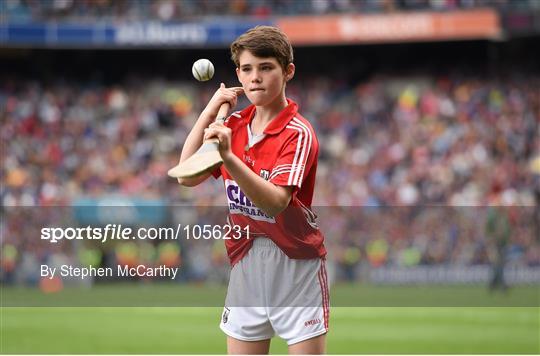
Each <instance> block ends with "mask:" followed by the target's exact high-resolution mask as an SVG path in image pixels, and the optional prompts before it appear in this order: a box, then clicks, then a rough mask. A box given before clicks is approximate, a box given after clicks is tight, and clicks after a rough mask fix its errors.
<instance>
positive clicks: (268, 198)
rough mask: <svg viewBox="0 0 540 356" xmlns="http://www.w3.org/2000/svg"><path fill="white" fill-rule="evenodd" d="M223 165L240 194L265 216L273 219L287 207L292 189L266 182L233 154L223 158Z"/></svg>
mask: <svg viewBox="0 0 540 356" xmlns="http://www.w3.org/2000/svg"><path fill="white" fill-rule="evenodd" d="M229 152H230V151H229ZM223 164H224V165H225V168H226V169H227V171H228V172H229V174H230V175H231V176H232V177H233V178H234V180H235V181H236V183H238V185H239V186H240V188H241V189H242V192H244V194H245V195H246V196H247V197H248V198H249V200H251V202H252V203H253V204H255V206H257V207H258V208H259V209H261V210H262V211H264V213H265V214H266V215H268V216H272V217H274V216H276V215H277V214H279V213H281V212H282V211H283V210H285V208H286V207H287V206H288V205H289V202H290V200H291V196H292V191H293V187H291V186H279V185H275V184H273V183H270V182H268V181H267V180H265V179H263V178H262V177H260V176H258V175H257V174H256V173H255V172H253V171H252V170H251V169H249V167H248V166H246V165H245V164H244V162H242V161H241V160H240V158H238V157H236V156H235V155H234V154H233V153H231V154H229V155H226V156H225V157H223Z"/></svg>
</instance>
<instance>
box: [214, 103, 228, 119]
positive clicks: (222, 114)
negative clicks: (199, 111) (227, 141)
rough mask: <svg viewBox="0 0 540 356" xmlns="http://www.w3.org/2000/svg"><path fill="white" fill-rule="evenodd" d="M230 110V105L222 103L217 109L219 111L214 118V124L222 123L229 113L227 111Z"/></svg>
mask: <svg viewBox="0 0 540 356" xmlns="http://www.w3.org/2000/svg"><path fill="white" fill-rule="evenodd" d="M230 108H231V104H229V103H228V102H227V103H223V104H221V106H220V107H219V111H218V114H217V117H216V122H221V123H224V122H225V119H227V114H228V113H229V109H230Z"/></svg>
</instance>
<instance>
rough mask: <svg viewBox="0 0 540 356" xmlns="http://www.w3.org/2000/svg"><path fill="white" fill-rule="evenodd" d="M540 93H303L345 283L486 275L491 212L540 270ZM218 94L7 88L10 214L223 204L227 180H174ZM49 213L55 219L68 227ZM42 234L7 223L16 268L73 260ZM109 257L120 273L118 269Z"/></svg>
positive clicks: (336, 86)
mask: <svg viewBox="0 0 540 356" xmlns="http://www.w3.org/2000/svg"><path fill="white" fill-rule="evenodd" d="M143 83H144V84H143ZM539 88H540V81H539V78H537V77H535V76H529V77H512V76H509V77H508V78H506V80H504V81H503V80H495V79H480V78H474V79H473V78H464V77H459V76H454V77H442V76H441V77H431V76H402V77H397V76H382V75H380V76H375V77H373V78H371V79H369V80H365V81H361V82H358V83H355V84H354V85H352V86H351V85H350V84H349V83H347V82H346V81H343V80H340V79H339V78H330V77H328V76H310V77H306V78H300V79H298V80H295V81H293V82H291V83H290V84H289V87H288V95H289V96H290V97H291V98H293V99H294V100H296V101H297V102H299V104H300V107H301V108H305V109H304V110H302V111H303V114H304V116H305V117H306V118H308V119H309V120H310V121H311V122H312V124H313V125H314V127H315V129H316V131H317V132H318V135H319V140H320V148H321V150H320V162H319V168H318V178H317V179H318V181H317V186H316V193H315V200H314V206H315V211H316V212H317V213H318V214H319V216H320V220H319V223H320V225H321V228H322V229H323V231H324V232H325V234H326V235H327V245H328V247H329V250H330V252H331V255H332V256H333V258H334V259H335V263H336V265H337V266H338V269H339V270H340V271H342V272H343V273H342V276H344V278H346V276H347V275H348V274H347V272H346V271H351V266H356V265H358V264H359V263H361V262H363V261H368V262H369V264H370V265H371V266H375V267H376V266H381V265H394V266H413V265H430V264H447V263H451V264H458V265H476V264H486V263H489V261H490V253H491V252H490V245H493V242H490V236H488V234H487V233H486V230H485V227H484V223H483V221H484V220H485V215H486V214H485V212H486V208H485V206H489V205H501V206H505V207H506V208H505V211H507V213H508V214H509V217H510V218H509V221H510V222H511V224H512V236H511V238H510V241H509V243H508V253H509V256H510V257H511V260H512V261H513V262H514V263H515V264H516V265H522V266H538V265H540V246H539V243H538V239H537V237H535V233H537V231H536V232H535V230H534V226H533V224H532V223H531V222H532V221H533V219H534V218H533V217H532V212H533V210H534V209H535V204H537V202H535V196H534V194H535V193H534V184H535V181H534V179H535V175H534V174H533V172H532V171H531V169H530V165H531V162H532V161H533V159H534V158H535V157H539V156H540V134H539V131H538V130H539V129H538V122H539V117H540V95H539ZM213 90H214V88H213V87H212V86H211V85H210V84H208V85H200V86H193V85H190V84H189V83H188V82H168V81H163V80H157V79H155V80H148V79H145V80H142V79H131V80H129V81H126V82H124V83H122V84H116V85H111V86H107V85H100V84H98V83H93V84H90V83H86V84H76V83H73V82H67V81H58V82H54V83H47V84H44V82H39V81H31V80H13V79H11V80H5V81H3V82H2V87H1V88H0V108H1V111H0V119H1V131H0V135H1V137H0V138H1V140H2V143H3V149H2V152H1V155H2V156H1V160H2V162H3V165H2V176H1V177H2V187H1V192H0V198H1V200H2V205H3V206H4V207H5V208H8V207H17V206H19V207H21V206H69V205H70V204H72V203H73V202H74V201H75V200H76V199H77V198H79V197H82V196H93V197H98V198H99V197H107V196H112V195H124V196H136V197H149V198H166V200H167V201H169V202H170V204H178V203H180V204H190V205H193V206H224V205H225V198H224V195H223V194H222V186H221V183H220V182H219V181H216V180H213V179H210V180H209V182H206V183H204V184H202V185H200V186H198V187H196V188H194V189H187V188H182V187H180V186H178V184H177V183H176V182H175V181H174V180H173V179H170V178H168V177H167V175H166V172H167V170H168V169H169V168H170V167H172V166H174V164H175V163H176V162H177V160H178V156H179V152H180V150H181V146H182V142H183V140H184V138H185V137H186V135H187V133H188V131H189V129H190V128H191V126H192V124H193V122H194V120H195V119H196V117H197V115H198V113H199V112H200V111H201V109H202V108H203V105H204V104H205V103H206V102H207V101H208V99H209V98H210V96H211V95H212V93H213ZM245 104H246V102H245V99H243V100H241V102H240V103H239V106H243V105H245ZM536 174H538V172H536ZM536 177H538V176H536ZM44 209H45V208H44ZM64 209H65V208H64ZM13 211H17V210H13ZM44 211H45V210H44ZM46 211H49V213H48V214H49V216H48V217H47V218H49V219H52V221H60V220H61V218H62V216H64V215H66V214H64V215H62V214H61V213H60V212H57V213H53V212H52V210H51V209H50V208H49V209H47V210H46ZM51 214H52V215H51ZM55 214H56V215H55ZM59 214H60V215H59ZM204 215H205V214H204V212H203V213H201V215H200V217H199V218H200V219H202V218H203V216H204ZM55 219H56V220H55ZM28 221H32V222H33V223H32V224H28ZM479 221H480V222H482V223H480V224H479V223H478V222H479ZM38 222H39V219H35V218H33V217H32V216H28V217H25V215H24V214H21V215H20V216H18V218H16V219H2V223H1V224H2V231H3V234H2V245H3V256H2V257H3V264H6V263H7V264H8V265H12V267H14V264H15V263H29V262H28V261H27V260H28V259H29V258H30V260H33V261H34V263H36V261H40V260H43V259H46V258H50V256H52V254H54V253H57V252H58V250H59V249H60V251H61V250H62V248H67V249H70V247H62V248H61V247H55V246H54V245H51V244H45V245H43V244H42V245H39V244H37V243H36V242H35V239H36V236H38V235H39V231H38V230H36V229H37V227H36V226H37V225H39V224H38ZM34 223H35V224H34ZM215 223H216V224H221V223H223V222H222V221H216V222H215ZM38 245H39V246H41V247H39V246H38ZM147 247H148V246H147ZM133 248H134V249H137V248H138V247H133ZM185 248H187V249H188V250H189V249H190V248H192V249H193V250H191V252H189V253H185V255H184V256H187V257H188V259H187V260H186V264H188V265H189V266H191V268H192V274H191V276H192V277H193V278H194V279H203V278H204V276H207V275H208V274H209V273H211V272H212V271H215V270H216V267H217V266H223V265H226V263H227V262H226V258H225V256H224V250H223V249H222V248H219V246H216V245H210V244H206V245H197V246H195V245H193V246H185ZM17 251H18V253H19V258H17V257H16V256H17ZM21 252H22V255H26V257H25V258H20V257H21ZM64 252H65V253H66V256H67V255H70V256H75V254H74V252H73V251H71V252H69V253H68V252H67V250H66V251H64ZM183 252H185V251H183ZM109 253H112V256H113V257H112V258H109V262H108V263H110V262H111V261H113V259H114V258H116V260H118V255H117V254H116V252H111V251H109ZM131 253H134V252H133V251H131ZM179 253H180V252H178V254H179ZM28 254H30V256H28ZM135 254H136V253H135ZM86 255H87V256H88V254H86ZM209 255H210V256H212V259H210V260H208V259H204V258H196V256H199V257H201V256H209ZM154 256H156V257H155V258H156V261H157V258H158V257H157V256H158V255H157V254H154ZM178 257H179V256H178ZM203 260H204V261H206V262H205V263H202V262H201V261H203ZM15 261H18V262H15ZM21 261H22V262H21ZM24 261H26V262H24ZM3 269H4V270H5V266H3ZM340 273H341V272H340Z"/></svg>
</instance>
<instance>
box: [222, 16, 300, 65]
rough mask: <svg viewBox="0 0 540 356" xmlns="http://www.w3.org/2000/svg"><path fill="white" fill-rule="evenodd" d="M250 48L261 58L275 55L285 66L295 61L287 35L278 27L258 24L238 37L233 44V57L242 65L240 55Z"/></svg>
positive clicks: (236, 63)
mask: <svg viewBox="0 0 540 356" xmlns="http://www.w3.org/2000/svg"><path fill="white" fill-rule="evenodd" d="M244 50H248V51H250V52H251V53H252V54H253V55H254V56H256V57H261V58H268V57H274V58H275V59H276V60H277V61H278V63H279V64H280V65H281V68H283V71H285V70H286V69H287V65H288V64H289V63H292V62H293V49H292V46H291V42H290V41H289V39H288V38H287V35H286V34H285V33H284V32H283V31H281V30H280V29H279V28H277V27H272V26H256V27H253V28H252V29H249V30H248V31H247V32H245V33H244V34H242V35H241V36H240V37H238V38H237V39H236V40H235V41H234V42H233V43H232V44H231V59H232V60H233V62H234V64H235V65H236V67H240V62H239V57H240V54H241V53H242V51H244Z"/></svg>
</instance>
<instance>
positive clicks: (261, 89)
mask: <svg viewBox="0 0 540 356" xmlns="http://www.w3.org/2000/svg"><path fill="white" fill-rule="evenodd" d="M249 91H251V92H253V91H264V89H263V88H252V89H249Z"/></svg>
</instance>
